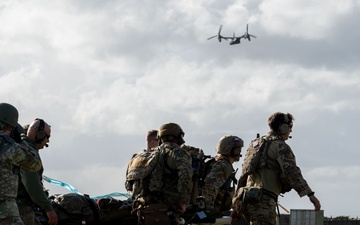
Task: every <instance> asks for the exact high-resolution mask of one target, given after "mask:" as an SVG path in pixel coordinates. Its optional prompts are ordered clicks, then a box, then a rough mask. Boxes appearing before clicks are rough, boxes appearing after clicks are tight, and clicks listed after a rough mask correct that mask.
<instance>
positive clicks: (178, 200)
mask: <svg viewBox="0 0 360 225" xmlns="http://www.w3.org/2000/svg"><path fill="white" fill-rule="evenodd" d="M160 147H163V149H164V153H165V156H164V159H165V161H164V164H165V165H164V181H163V182H164V186H163V188H162V190H161V194H160V196H159V197H160V202H163V203H165V204H167V205H169V206H171V207H173V208H174V209H177V207H178V204H186V205H187V204H189V202H190V195H191V190H192V185H193V184H192V175H193V170H192V167H191V156H190V154H189V153H188V152H187V151H186V150H184V149H182V148H180V147H179V146H178V145H176V144H173V143H169V142H165V143H163V144H161V146H160Z"/></svg>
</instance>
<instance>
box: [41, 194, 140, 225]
mask: <svg viewBox="0 0 360 225" xmlns="http://www.w3.org/2000/svg"><path fill="white" fill-rule="evenodd" d="M49 199H50V200H51V204H52V207H53V208H54V210H55V212H56V214H57V215H58V218H59V224H60V225H61V224H66V225H71V224H74V225H75V224H76V225H77V224H81V221H85V222H86V224H120V225H122V224H124V225H125V224H126V225H130V224H136V221H137V218H136V217H135V216H133V215H131V214H130V212H131V202H129V201H128V200H125V201H121V200H117V199H114V198H101V199H96V200H94V199H91V198H90V197H89V196H88V195H80V194H75V193H68V194H58V195H52V196H50V198H49ZM39 219H40V221H44V222H45V223H44V224H47V223H46V221H45V220H46V219H47V217H46V214H45V213H43V215H42V216H41V217H40V218H39Z"/></svg>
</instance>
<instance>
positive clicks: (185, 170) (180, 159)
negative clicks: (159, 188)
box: [176, 150, 193, 205]
mask: <svg viewBox="0 0 360 225" xmlns="http://www.w3.org/2000/svg"><path fill="white" fill-rule="evenodd" d="M177 153H178V154H177V160H176V166H177V169H178V178H179V180H178V190H179V192H180V193H181V199H180V202H179V203H180V204H186V205H187V204H189V202H190V196H191V190H192V185H193V184H192V183H193V182H192V176H193V170H192V167H191V156H190V154H189V153H188V152H186V151H184V150H180V151H178V152H177Z"/></svg>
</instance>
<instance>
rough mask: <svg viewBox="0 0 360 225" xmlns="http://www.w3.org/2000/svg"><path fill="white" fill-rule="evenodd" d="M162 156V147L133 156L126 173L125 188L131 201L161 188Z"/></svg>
mask: <svg viewBox="0 0 360 225" xmlns="http://www.w3.org/2000/svg"><path fill="white" fill-rule="evenodd" d="M163 155H164V154H163V149H162V147H156V148H153V149H151V150H145V151H142V152H140V153H138V154H135V155H134V156H133V158H132V159H131V160H130V162H129V164H128V168H127V172H126V181H125V188H126V190H127V191H128V192H129V193H131V194H132V195H133V199H135V198H136V196H139V195H141V196H145V195H147V194H148V193H149V192H155V191H159V190H160V189H161V188H162V186H163V165H164V156H163ZM150 178H151V179H150Z"/></svg>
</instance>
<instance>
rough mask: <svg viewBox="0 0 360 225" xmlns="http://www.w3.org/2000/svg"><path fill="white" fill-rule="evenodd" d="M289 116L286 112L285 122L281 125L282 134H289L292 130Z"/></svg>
mask: <svg viewBox="0 0 360 225" xmlns="http://www.w3.org/2000/svg"><path fill="white" fill-rule="evenodd" d="M289 123H290V122H289V117H288V115H287V114H284V122H283V123H282V124H281V125H280V126H279V132H280V134H287V133H288V132H289V131H290V125H289Z"/></svg>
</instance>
